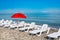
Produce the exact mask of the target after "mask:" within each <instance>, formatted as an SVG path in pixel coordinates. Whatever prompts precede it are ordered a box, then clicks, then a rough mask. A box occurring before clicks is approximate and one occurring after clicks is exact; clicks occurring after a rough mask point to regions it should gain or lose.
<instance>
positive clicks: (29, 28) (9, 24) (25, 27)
mask: <svg viewBox="0 0 60 40" xmlns="http://www.w3.org/2000/svg"><path fill="white" fill-rule="evenodd" d="M0 27H5V28H10V29H15V28H18V30H19V31H22V32H29V34H30V35H37V36H40V35H41V34H42V33H43V32H45V31H46V32H47V33H46V34H47V37H52V38H57V37H58V36H60V29H59V30H58V32H54V33H52V34H49V35H48V33H49V32H50V29H51V28H50V27H48V24H43V25H42V26H41V25H36V24H35V22H32V23H25V22H24V21H21V22H18V23H16V22H15V21H12V20H4V19H2V20H0Z"/></svg>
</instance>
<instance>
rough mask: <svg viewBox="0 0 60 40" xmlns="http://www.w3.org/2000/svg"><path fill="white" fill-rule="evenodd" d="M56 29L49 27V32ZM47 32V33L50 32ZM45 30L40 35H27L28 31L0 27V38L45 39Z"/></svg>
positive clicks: (13, 39)
mask: <svg viewBox="0 0 60 40" xmlns="http://www.w3.org/2000/svg"><path fill="white" fill-rule="evenodd" d="M56 31H57V30H55V29H53V30H52V29H51V30H50V33H53V32H56ZM50 33H49V34H50ZM46 35H47V34H46V32H44V33H43V34H42V35H41V36H37V35H34V36H32V35H29V33H28V32H20V31H18V30H16V29H15V30H12V29H9V28H3V27H0V40H46V39H45V37H46Z"/></svg>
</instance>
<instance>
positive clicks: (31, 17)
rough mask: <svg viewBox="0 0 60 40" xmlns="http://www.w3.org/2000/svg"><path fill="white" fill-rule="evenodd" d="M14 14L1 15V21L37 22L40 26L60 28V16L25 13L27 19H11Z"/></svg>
mask: <svg viewBox="0 0 60 40" xmlns="http://www.w3.org/2000/svg"><path fill="white" fill-rule="evenodd" d="M12 15H13V14H12V13H11V14H9V13H7V14H6V13H5V14H0V20H1V19H5V20H7V19H8V20H14V21H17V20H20V21H25V22H28V23H31V22H35V23H36V24H38V25H42V24H48V25H49V26H51V27H56V28H59V27H60V14H49V13H25V15H26V17H27V18H26V19H13V18H11V16H12Z"/></svg>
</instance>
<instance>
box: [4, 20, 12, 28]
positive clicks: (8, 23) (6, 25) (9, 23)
mask: <svg viewBox="0 0 60 40" xmlns="http://www.w3.org/2000/svg"><path fill="white" fill-rule="evenodd" d="M12 22H13V21H12V20H9V22H7V23H6V24H5V25H4V27H7V28H8V27H10V25H11V23H12Z"/></svg>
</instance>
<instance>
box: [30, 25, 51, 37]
mask: <svg viewBox="0 0 60 40" xmlns="http://www.w3.org/2000/svg"><path fill="white" fill-rule="evenodd" d="M47 30H48V31H47ZM49 30H50V28H49V27H48V25H47V24H43V26H42V28H41V29H39V30H33V31H30V32H29V33H30V34H36V35H37V33H40V34H39V35H38V36H40V35H41V33H42V32H44V31H47V34H48V33H49Z"/></svg>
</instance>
